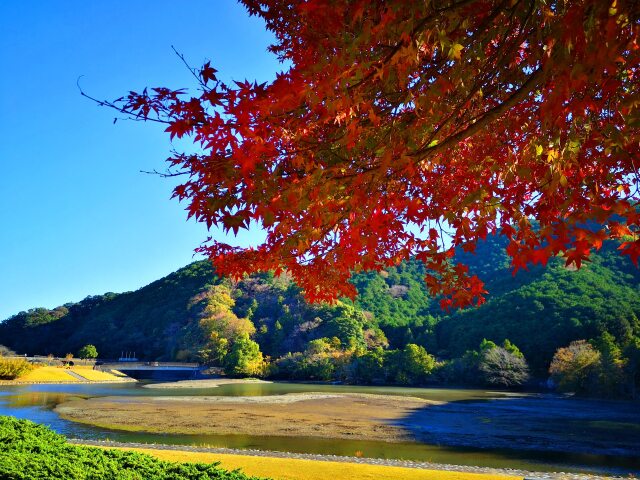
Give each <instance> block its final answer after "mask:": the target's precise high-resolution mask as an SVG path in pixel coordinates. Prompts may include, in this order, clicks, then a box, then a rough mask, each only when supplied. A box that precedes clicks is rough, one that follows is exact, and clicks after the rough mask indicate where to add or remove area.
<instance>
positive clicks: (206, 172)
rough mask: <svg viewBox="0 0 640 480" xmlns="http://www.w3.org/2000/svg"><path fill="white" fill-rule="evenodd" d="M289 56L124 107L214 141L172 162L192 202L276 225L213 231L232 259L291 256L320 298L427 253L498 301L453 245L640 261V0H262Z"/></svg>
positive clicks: (435, 283)
mask: <svg viewBox="0 0 640 480" xmlns="http://www.w3.org/2000/svg"><path fill="white" fill-rule="evenodd" d="M242 3H243V4H244V5H245V7H246V8H247V9H248V11H249V13H250V14H251V15H258V16H260V17H261V18H262V19H263V20H264V21H265V23H266V27H267V28H268V29H269V30H271V31H272V32H273V33H274V34H275V37H276V39H277V41H276V43H275V44H274V45H273V46H271V47H270V50H271V51H272V52H273V53H274V54H276V55H277V56H278V57H279V58H280V59H282V60H283V61H284V62H285V63H284V65H286V66H287V70H286V71H285V72H283V73H280V74H279V75H278V76H277V78H276V79H275V80H274V81H273V82H271V83H268V84H256V83H253V82H250V81H243V82H235V83H234V84H225V83H223V82H222V81H220V80H219V79H218V78H217V76H216V73H217V72H216V70H215V69H214V68H213V66H212V65H211V63H210V62H207V63H206V64H205V65H204V66H203V67H202V68H200V69H193V73H194V75H195V77H196V78H197V80H198V82H199V93H197V94H196V96H189V95H188V94H187V92H186V91H185V90H171V89H168V88H154V89H151V90H149V91H147V90H145V91H144V92H142V93H134V92H131V93H130V94H129V95H128V96H126V97H123V98H122V99H119V101H116V102H115V103H112V104H111V105H112V106H116V107H117V108H119V109H120V110H121V111H123V112H125V113H128V114H131V115H134V116H137V117H139V118H143V119H150V120H151V119H152V120H156V121H160V122H165V123H166V124H167V127H166V131H167V132H168V133H169V135H170V137H171V138H172V139H173V138H174V137H177V138H181V137H187V138H190V139H192V140H193V142H195V144H197V146H198V147H200V148H199V153H195V154H193V153H180V152H178V153H175V154H174V155H173V157H172V158H170V159H169V162H170V164H171V167H172V171H173V172H174V173H175V174H180V173H182V174H185V175H186V180H185V181H184V183H183V184H182V185H180V186H178V187H177V188H176V189H175V196H176V197H177V198H179V199H180V200H182V201H185V202H187V204H188V213H189V216H193V217H195V218H196V219H197V220H198V221H201V222H204V223H206V224H207V226H209V227H212V226H220V227H222V228H223V229H224V230H225V231H231V232H234V233H237V232H238V230H239V229H246V228H249V227H250V225H256V224H257V225H258V226H259V227H261V228H263V229H264V230H265V231H266V234H267V236H266V240H265V241H264V243H263V244H261V245H259V246H257V247H256V248H253V249H241V248H237V247H233V246H231V245H229V244H226V243H222V242H219V241H216V240H211V239H209V240H208V241H207V243H205V244H204V245H203V246H202V247H201V251H202V252H204V253H206V254H208V255H209V256H210V257H211V259H212V260H213V262H214V264H215V266H216V268H217V269H218V271H220V272H222V273H225V274H229V275H232V276H234V277H240V276H242V275H243V274H245V273H248V272H254V271H261V270H271V269H273V270H276V271H282V270H284V269H286V270H287V271H288V272H289V273H290V274H291V275H292V276H293V277H294V278H295V280H296V281H297V282H298V283H299V285H301V286H302V288H303V289H304V291H305V293H306V295H307V297H308V298H310V299H312V300H328V299H334V298H336V297H337V296H341V295H346V296H353V295H354V294H355V289H354V287H353V286H352V285H351V284H350V283H349V282H348V279H349V277H350V274H351V272H352V271H359V270H370V269H373V270H380V269H382V268H384V267H385V266H389V265H394V264H397V263H398V262H400V261H401V260H403V259H407V258H409V257H417V258H418V259H420V260H422V261H423V262H424V263H425V264H426V266H427V267H428V271H429V273H428V275H427V277H426V282H427V284H428V286H429V288H430V290H431V291H432V292H433V293H434V294H441V295H442V298H443V300H442V305H443V307H445V308H446V307H448V306H462V305H467V304H470V303H480V302H482V301H483V294H484V293H486V292H485V291H484V287H483V283H482V281H481V280H480V279H478V278H477V277H475V276H470V275H469V274H468V269H467V268H466V267H465V266H464V265H460V264H455V263H453V262H452V261H451V258H452V256H453V249H454V248H456V247H461V248H464V249H466V250H473V249H474V246H475V244H476V242H477V241H478V240H479V239H483V238H485V237H486V236H487V235H488V234H489V233H491V232H499V233H500V234H502V235H505V236H506V237H507V238H508V239H509V245H508V250H507V251H508V253H509V255H510V256H511V258H512V261H513V268H514V271H517V270H518V269H521V268H526V266H527V265H528V264H546V262H547V260H548V259H549V258H550V257H551V256H554V255H563V256H564V257H566V262H567V264H569V265H571V264H573V265H575V266H577V267H579V266H580V265H581V263H582V262H584V261H585V260H587V259H588V258H589V253H590V252H591V251H592V250H593V249H598V248H599V247H600V246H601V245H602V242H603V241H604V240H606V239H610V238H614V239H623V240H624V243H622V245H621V247H620V248H621V251H622V253H623V254H626V255H628V256H629V257H630V258H631V259H632V260H633V261H634V262H635V263H637V260H638V256H640V240H638V238H637V232H638V227H639V225H640V216H639V214H638V209H637V205H636V202H637V200H638V167H639V166H640V135H639V133H640V95H639V93H640V92H639V86H640V72H639V70H638V67H639V65H640V48H639V47H640V46H639V45H638V32H639V30H640V20H639V19H640V3H638V2H637V1H635V0H613V1H609V0H606V1H605V0H564V1H561V0H551V1H541V0H533V1H523V0H457V1H455V0H454V1H438V0H436V1H424V2H422V1H420V2H418V1H410V0H384V1H383V0H288V1H283V0H262V1H258V0H242Z"/></svg>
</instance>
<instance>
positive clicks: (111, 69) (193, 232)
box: [0, 0, 281, 320]
mask: <svg viewBox="0 0 640 480" xmlns="http://www.w3.org/2000/svg"><path fill="white" fill-rule="evenodd" d="M270 42H271V36H270V34H269V33H268V32H266V30H265V29H264V25H263V24H262V23H261V21H260V20H259V19H256V18H255V17H254V18H249V16H248V15H247V14H246V12H245V11H244V9H243V7H241V6H240V5H238V4H237V3H236V2H235V1H234V0H208V1H202V0H185V1H183V2H176V1H175V0H174V1H167V0H154V1H146V0H111V1H108V2H92V1H86V0H82V1H80V0H64V1H59V0H38V1H37V2H26V1H24V0H2V2H0V60H1V65H2V75H0V136H1V138H2V141H0V166H1V171H0V195H1V196H2V201H0V320H1V319H4V318H6V317H8V316H10V315H12V314H14V313H17V312H18V311H20V310H26V309H29V308H33V307H37V306H44V307H54V306H57V305H60V304H63V303H66V302H69V301H78V300H81V299H82V298H84V297H85V296H87V295H90V294H101V293H105V292H108V291H113V292H121V291H127V290H134V289H137V288H139V287H141V286H143V285H146V284H148V283H150V282H151V281H153V280H155V279H157V278H160V277H162V276H164V275H166V274H168V273H170V272H172V271H174V270H176V269H177V268H179V267H181V266H184V265H186V264H187V263H189V262H190V261H192V260H193V250H194V248H195V247H197V246H198V245H199V244H200V242H201V241H202V240H204V239H205V238H206V235H207V232H206V229H205V228H204V227H203V226H202V225H199V224H196V223H195V222H193V221H189V222H187V221H186V215H185V212H184V210H183V208H184V206H183V205H180V204H179V203H178V202H177V201H175V200H170V196H171V190H172V182H171V181H170V180H166V179H161V178H159V177H156V176H150V175H145V174H142V173H140V170H152V169H154V168H156V169H162V168H164V161H163V160H164V159H165V158H166V157H167V156H168V153H169V149H170V147H171V145H170V143H169V141H168V137H167V136H166V135H165V134H164V133H163V132H162V128H161V127H158V126H155V125H152V124H143V123H136V122H118V123H116V124H115V125H114V124H113V123H112V120H113V118H114V116H115V115H114V113H115V112H113V111H109V110H108V109H105V108H99V107H97V106H96V105H95V104H93V103H91V102H90V101H88V100H86V99H84V98H82V97H81V96H80V94H79V92H78V90H77V87H76V79H77V78H78V77H79V76H80V75H83V78H82V80H81V82H82V86H83V88H84V89H85V91H87V92H88V93H90V94H92V95H94V96H97V97H99V98H107V99H113V98H116V97H118V96H120V95H122V94H124V93H126V92H127V91H129V90H136V89H142V88H143V87H144V86H147V85H149V86H168V87H176V88H177V87H184V86H192V83H191V79H190V75H189V73H188V72H187V71H186V70H185V68H184V66H183V65H182V64H181V63H180V61H179V59H178V58H177V57H176V56H175V55H174V53H173V52H172V50H171V45H175V47H176V48H177V49H178V50H179V51H181V52H183V53H184V54H185V56H186V57H187V59H188V60H189V61H190V63H192V64H193V65H194V66H197V65H200V64H201V63H202V62H203V61H204V60H205V59H211V60H212V65H214V66H215V67H216V68H217V69H218V70H220V74H221V75H220V76H222V78H223V79H224V80H230V79H231V78H233V79H244V78H249V79H252V80H253V79H257V80H260V81H265V80H269V79H271V78H273V77H274V75H275V72H276V71H278V70H280V69H281V66H280V65H279V64H278V63H277V60H276V59H275V58H274V57H273V56H272V55H271V54H268V53H267V52H266V48H267V46H268V44H269V43H270ZM216 235H220V234H219V233H216ZM254 240H255V239H252V238H250V236H246V235H245V237H244V238H241V239H240V241H241V242H243V243H246V242H252V243H253V241H254Z"/></svg>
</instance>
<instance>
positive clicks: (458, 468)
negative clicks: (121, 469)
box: [70, 440, 635, 480]
mask: <svg viewBox="0 0 640 480" xmlns="http://www.w3.org/2000/svg"><path fill="white" fill-rule="evenodd" d="M70 441H71V442H72V443H77V444H79V445H87V446H96V447H101V448H117V449H121V450H132V451H137V452H141V453H147V454H149V455H153V456H155V457H157V458H160V459H163V460H168V461H172V462H202V463H212V462H220V466H221V467H222V468H225V469H229V470H233V469H236V468H240V469H242V471H243V472H244V473H247V474H249V475H256V476H263V477H264V476H267V477H271V478H277V479H282V480H335V479H336V478H357V479H372V480H373V479H376V480H512V479H519V480H522V479H523V478H526V479H540V480H543V479H547V480H597V479H601V478H607V479H610V480H629V479H632V478H635V477H632V476H624V477H622V476H606V477H603V476H602V475H591V474H586V473H566V472H532V471H528V470H518V469H508V468H487V467H472V466H463V465H448V464H437V463H429V462H415V461H410V460H394V459H377V458H362V457H345V456H337V455H317V454H303V453H290V452H276V451H264V450H238V449H230V448H210V447H189V446H177V445H155V444H154V445H147V444H137V443H119V442H110V441H93V440H70Z"/></svg>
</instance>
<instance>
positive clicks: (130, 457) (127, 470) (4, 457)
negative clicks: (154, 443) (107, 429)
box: [0, 416, 257, 480]
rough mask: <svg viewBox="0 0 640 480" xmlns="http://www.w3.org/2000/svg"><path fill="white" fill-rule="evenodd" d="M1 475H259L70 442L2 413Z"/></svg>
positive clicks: (78, 478)
mask: <svg viewBox="0 0 640 480" xmlns="http://www.w3.org/2000/svg"><path fill="white" fill-rule="evenodd" d="M0 478H2V479H6V480H45V479H46V480H49V479H51V480H53V479H62V478H68V479H74V480H85V479H86V480H88V479H98V478H99V479H102V480H160V479H171V480H190V479H194V480H195V479H198V480H213V479H215V480H251V479H254V480H257V477H249V476H247V475H245V474H243V473H241V472H238V471H233V472H228V471H226V470H222V469H221V468H219V467H218V464H203V463H173V462H167V461H164V460H159V459H157V458H154V457H152V456H150V455H145V454H141V453H134V452H126V451H121V450H103V449H101V448H89V447H81V446H76V445H71V444H69V443H67V441H66V439H65V438H64V437H63V436H62V435H58V434H57V433H54V432H53V431H51V430H50V429H49V428H47V427H45V426H43V425H38V424H37V423H33V422H30V421H28V420H18V419H16V418H13V417H2V416H0Z"/></svg>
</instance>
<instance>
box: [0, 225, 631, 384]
mask: <svg viewBox="0 0 640 480" xmlns="http://www.w3.org/2000/svg"><path fill="white" fill-rule="evenodd" d="M503 242H504V240H503V239H502V238H500V237H494V238H490V239H489V240H487V241H486V242H484V243H482V244H480V245H479V247H478V249H477V254H476V255H468V254H464V255H462V254H461V256H464V260H465V261H466V262H467V263H468V264H469V265H470V267H471V270H472V271H474V272H476V273H478V274H479V275H480V277H481V278H482V279H483V280H485V281H486V282H487V286H488V290H489V291H490V295H489V298H488V301H487V303H486V304H484V305H482V306H481V307H479V308H471V309H468V310H464V311H456V312H451V313H447V312H443V311H441V310H440V308H439V306H438V302H436V301H435V300H433V299H431V298H429V296H428V294H427V292H426V290H425V287H424V284H423V281H422V277H423V272H424V271H423V267H422V266H421V264H419V263H417V262H407V263H404V264H402V265H400V266H398V267H396V268H391V269H389V270H388V271H385V272H382V273H380V274H377V273H365V274H358V275H355V277H354V279H353V282H354V283H355V285H356V286H357V288H358V291H359V292H360V295H359V297H358V298H357V300H356V301H355V303H351V302H349V301H342V302H338V303H337V304H336V305H331V306H327V305H309V304H307V303H306V302H305V301H304V300H303V298H302V296H301V295H300V291H299V289H298V288H297V287H296V285H294V284H293V283H292V282H291V281H290V280H289V279H288V278H286V277H280V278H274V277H273V275H270V274H261V275H254V276H252V277H249V278H247V279H245V280H244V281H241V282H238V283H236V284H231V283H230V282H229V281H226V280H221V279H218V278H216V277H215V275H214V272H213V271H212V269H211V266H210V265H209V263H208V262H206V261H201V262H195V263H192V264H190V265H188V266H187V267H185V268H182V269H180V270H178V271H177V272H175V273H172V274H171V275H169V276H167V277H165V278H163V279H160V280H158V281H156V282H154V283H152V284H150V285H147V286H146V287H143V288H141V289H140V290H137V291H135V292H128V293H122V294H114V293H108V294H105V295H101V296H93V297H88V298H86V299H84V300H82V301H81V302H78V303H73V304H66V305H63V306H61V307H58V308H56V309H53V310H48V309H41V308H39V309H34V310H30V311H28V312H21V313H18V314H17V315H14V316H12V317H10V318H9V319H7V320H5V321H4V322H2V323H0V344H4V345H6V346H8V347H10V348H12V349H13V350H15V351H17V352H20V353H28V354H44V355H46V354H49V353H53V354H56V355H64V354H66V353H68V352H77V351H78V350H79V349H80V348H81V347H82V346H83V345H85V344H93V345H95V346H96V347H97V349H98V352H99V354H100V356H101V357H103V358H109V357H110V358H115V357H118V356H120V354H121V352H123V351H128V352H136V355H137V356H138V357H140V358H143V359H148V360H152V359H153V360H155V359H157V360H169V359H180V360H199V361H205V362H207V363H211V364H216V363H221V362H223V361H224V356H225V354H226V353H228V351H229V348H230V346H231V345H233V344H234V342H235V341H236V340H237V339H238V338H240V337H242V336H245V335H246V336H247V337H250V338H251V339H253V340H255V342H257V344H258V345H259V348H260V351H261V352H262V353H263V354H264V355H266V356H269V357H270V358H271V359H272V360H275V359H278V358H281V357H285V356H286V355H287V354H288V353H289V352H292V353H294V352H305V351H308V350H309V347H310V345H312V346H313V345H315V346H317V342H316V343H313V341H314V340H318V339H323V338H326V339H334V340H333V342H334V343H333V344H332V345H333V346H332V348H342V349H351V350H353V349H354V348H359V349H360V350H363V349H369V350H371V349H373V348H375V347H382V348H383V349H388V350H391V349H403V348H404V347H405V346H406V345H407V344H417V345H419V346H422V347H424V348H426V350H427V351H428V352H429V353H432V354H434V355H435V356H436V357H437V358H440V359H447V358H454V357H460V356H462V355H463V354H464V352H465V351H467V350H474V349H477V348H478V345H479V344H480V342H481V341H482V340H483V339H484V338H486V339H489V340H492V341H494V342H496V343H502V342H503V340H504V339H509V340H510V341H511V342H512V343H513V344H515V345H516V346H517V347H519V348H520V350H521V351H522V352H523V353H524V355H525V357H526V359H527V360H528V362H529V364H530V365H531V367H532V369H533V371H534V372H535V373H539V374H540V375H542V373H543V372H545V371H546V370H547V368H548V366H549V362H550V361H551V358H552V356H553V354H554V352H555V351H556V349H557V348H559V347H564V346H566V345H568V344H569V343H570V342H571V341H573V340H580V339H586V340H588V339H593V338H596V337H598V336H599V335H601V334H602V333H603V332H609V333H610V334H612V335H613V336H614V337H615V339H616V341H618V342H623V341H626V340H628V339H629V338H631V337H638V336H640V322H639V320H638V318H639V317H640V288H639V287H640V271H639V270H638V269H636V268H635V267H634V266H633V265H632V264H631V263H630V262H629V260H628V259H626V258H623V257H620V256H619V255H618V253H617V252H616V245H614V244H609V245H605V246H604V247H603V248H602V250H601V251H600V252H598V253H597V254H596V255H594V256H593V258H592V261H591V262H590V263H588V264H587V265H586V266H585V267H583V268H582V269H580V270H579V271H572V270H568V269H565V268H564V266H563V262H561V261H560V260H554V261H552V262H551V263H550V265H549V266H548V267H547V268H540V267H537V268H533V269H531V270H530V271H521V272H519V273H518V274H517V275H516V276H515V277H514V276H512V274H511V270H510V268H509V261H508V258H507V257H506V255H505V254H504V253H503V247H504V244H503ZM336 339H337V340H336ZM310 342H312V343H310ZM336 342H337V343H336ZM327 345H328V344H327ZM314 348H316V347H314ZM327 348H328V347H327Z"/></svg>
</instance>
